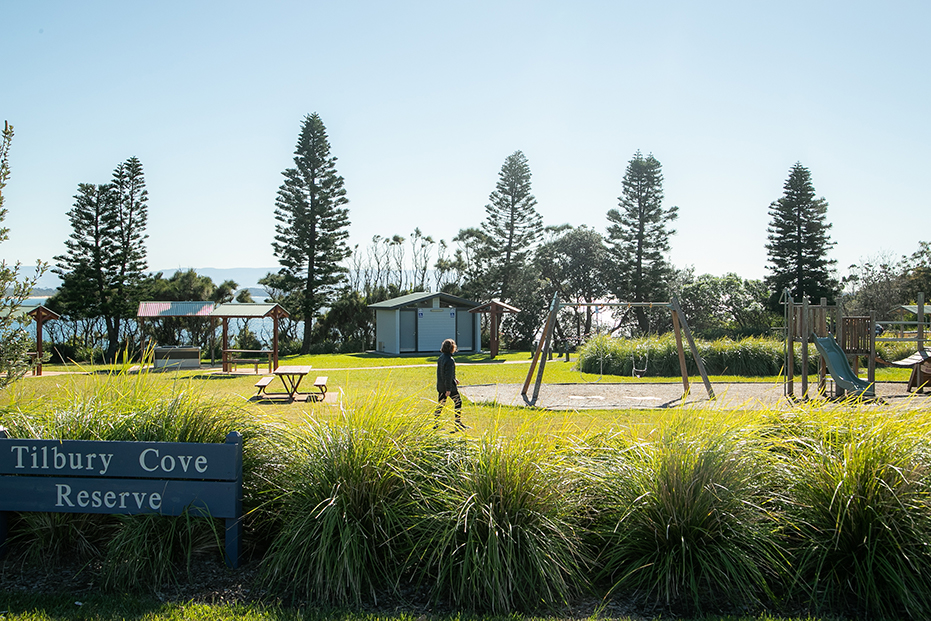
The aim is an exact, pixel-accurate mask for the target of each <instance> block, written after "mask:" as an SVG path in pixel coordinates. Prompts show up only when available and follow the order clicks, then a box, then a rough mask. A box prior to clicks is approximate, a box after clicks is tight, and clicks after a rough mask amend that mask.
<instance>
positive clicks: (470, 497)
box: [418, 432, 588, 613]
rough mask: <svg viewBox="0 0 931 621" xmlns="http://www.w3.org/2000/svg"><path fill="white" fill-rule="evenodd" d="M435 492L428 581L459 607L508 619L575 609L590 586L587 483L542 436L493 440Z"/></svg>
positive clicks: (429, 504)
mask: <svg viewBox="0 0 931 621" xmlns="http://www.w3.org/2000/svg"><path fill="white" fill-rule="evenodd" d="M451 454H454V455H455V456H456V463H455V464H453V467H452V468H449V469H446V470H444V471H442V473H443V476H441V477H438V478H436V479H433V484H432V486H431V489H430V490H429V492H428V494H426V495H425V499H426V506H425V508H426V509H428V511H427V512H426V513H425V514H424V515H423V517H422V524H423V525H424V526H425V529H426V530H425V535H424V538H423V539H422V540H421V541H420V544H419V546H418V549H419V556H420V558H421V559H422V560H421V563H422V567H421V571H422V576H423V577H424V578H426V579H428V580H429V581H430V582H431V583H432V584H433V589H434V593H435V595H436V596H437V597H440V598H443V599H448V600H449V601H451V602H452V603H453V604H454V605H455V606H458V607H466V608H469V609H480V610H489V611H492V612H496V613H507V612H510V611H513V610H534V609H537V608H541V607H552V606H554V605H557V604H565V603H566V602H568V600H569V598H570V597H572V596H573V595H575V594H577V593H579V592H580V591H581V590H582V589H584V588H585V587H586V586H587V583H588V581H587V579H586V573H585V571H584V570H585V568H586V566H587V552H586V550H585V547H584V545H583V538H582V534H581V529H580V528H579V524H578V521H579V518H580V516H581V515H582V514H583V513H584V512H585V506H586V503H585V502H583V496H582V495H581V494H580V485H579V477H578V476H577V474H576V473H575V471H574V469H573V468H567V467H566V464H565V463H561V460H560V459H559V451H558V450H557V449H556V447H555V446H554V445H553V443H552V442H551V441H550V440H547V439H546V438H545V436H541V435H538V434H537V433H532V432H528V433H526V434H518V436H517V437H515V438H512V439H505V438H500V437H497V435H496V434H495V433H493V432H492V433H487V434H485V435H484V436H483V437H482V439H481V440H480V441H479V442H478V444H477V446H474V447H471V446H462V447H459V449H458V450H457V451H454V452H452V453H451Z"/></svg>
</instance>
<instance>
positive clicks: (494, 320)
mask: <svg viewBox="0 0 931 621" xmlns="http://www.w3.org/2000/svg"><path fill="white" fill-rule="evenodd" d="M489 311H490V312H489V313H488V314H489V316H490V317H489V319H491V338H490V339H489V340H490V341H491V342H490V343H489V344H488V345H489V350H490V351H489V353H490V354H491V357H492V358H494V357H495V356H497V355H498V313H497V309H496V308H495V303H494V302H492V303H491V306H490V307H489Z"/></svg>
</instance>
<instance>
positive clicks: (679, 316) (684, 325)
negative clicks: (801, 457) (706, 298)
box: [520, 293, 715, 405]
mask: <svg viewBox="0 0 931 621" xmlns="http://www.w3.org/2000/svg"><path fill="white" fill-rule="evenodd" d="M578 306H619V307H623V308H668V309H669V311H670V312H671V313H672V328H673V331H674V332H675V335H676V348H677V349H678V351H679V370H680V371H681V373H682V387H683V391H684V392H683V397H685V396H686V395H688V394H689V373H688V369H687V368H686V364H685V349H683V347H682V336H683V334H684V335H685V339H686V340H687V341H688V344H689V349H690V350H691V352H692V359H693V360H694V361H695V366H696V367H698V373H699V374H700V375H701V379H702V381H703V382H704V383H705V390H707V391H708V398H709V399H714V398H715V397H714V389H713V388H712V387H711V381H710V380H709V379H708V373H707V372H706V371H705V363H704V362H702V359H701V356H699V355H698V348H697V347H696V346H695V340H694V339H693V338H692V331H691V330H690V329H689V324H688V322H687V321H686V320H685V314H684V313H683V312H682V307H681V306H679V300H678V299H677V298H676V297H675V296H673V297H672V299H671V300H670V301H669V302H612V303H607V304H606V303H597V304H596V303H574V302H568V303H565V304H562V303H560V301H559V294H558V293H555V294H553V300H552V302H550V310H549V313H548V314H547V317H546V323H545V324H544V325H543V334H542V336H541V337H540V342H539V343H538V344H537V349H536V352H534V354H533V360H532V361H531V363H530V369H529V370H528V371H527V379H526V380H525V381H524V387H523V389H522V390H521V391H520V394H521V396H522V397H523V398H524V402H525V403H527V404H528V405H534V404H535V403H536V402H537V397H539V396H540V385H541V384H542V383H543V369H544V368H545V367H546V360H547V358H549V354H550V351H551V349H552V344H553V330H554V328H555V326H556V316H557V315H558V314H559V309H561V308H564V307H578ZM538 365H539V369H537V366H538ZM534 371H536V373H537V379H536V382H535V383H534V387H533V396H532V397H528V396H527V391H528V390H530V382H531V380H533V374H534Z"/></svg>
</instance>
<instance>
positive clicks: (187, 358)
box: [136, 300, 215, 368]
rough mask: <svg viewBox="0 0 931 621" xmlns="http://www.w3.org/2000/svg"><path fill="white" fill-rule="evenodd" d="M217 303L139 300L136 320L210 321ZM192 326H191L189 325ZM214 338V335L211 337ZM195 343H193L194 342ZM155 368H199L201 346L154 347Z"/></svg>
mask: <svg viewBox="0 0 931 621" xmlns="http://www.w3.org/2000/svg"><path fill="white" fill-rule="evenodd" d="M214 306H215V304H214V303H213V302H204V301H194V302H191V301H188V302H181V301H161V300H159V301H148V302H139V308H138V310H137V311H136V320H137V321H138V322H140V324H141V323H142V321H144V320H149V321H158V320H162V319H181V318H187V319H200V320H203V321H204V322H208V323H209V322H210V321H211V320H210V313H211V312H212V311H213V308H214ZM188 327H190V326H188ZM211 338H213V337H211ZM192 345H193V344H192ZM211 349H212V348H211ZM153 355H154V360H153V364H154V366H155V368H163V367H164V368H167V367H177V368H198V367H200V347H199V346H191V347H174V346H172V347H159V346H157V344H156V346H155V347H154V349H153Z"/></svg>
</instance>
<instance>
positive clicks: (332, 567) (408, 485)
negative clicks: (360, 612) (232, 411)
mask: <svg viewBox="0 0 931 621" xmlns="http://www.w3.org/2000/svg"><path fill="white" fill-rule="evenodd" d="M402 408H403V406H402V405H399V404H398V402H397V401H396V400H391V399H388V398H383V397H379V396H378V395H375V396H372V397H371V398H370V399H369V400H368V401H367V402H366V403H365V404H364V405H359V406H355V407H353V406H351V407H349V408H348V409H347V410H346V411H345V412H344V414H343V416H341V417H338V418H337V419H336V420H331V421H317V420H312V419H307V420H306V421H305V422H304V425H302V426H301V427H300V428H299V429H296V430H295V432H294V435H293V437H292V438H291V441H290V442H289V445H290V447H291V448H290V463H289V464H288V470H287V474H286V476H284V477H283V479H282V485H283V487H282V489H281V494H282V496H281V499H280V502H281V507H282V509H281V510H282V526H281V531H280V532H279V533H278V535H277V536H276V537H275V539H274V541H273V542H272V544H271V547H270V549H269V551H268V554H267V556H266V558H265V559H264V561H263V565H262V579H263V582H264V583H265V584H266V585H268V586H270V587H272V588H274V589H277V590H281V591H286V592H290V593H295V594H299V595H301V596H304V597H309V598H312V599H314V600H317V601H320V602H325V603H329V604H359V603H361V602H362V600H363V598H364V597H370V598H371V599H373V600H376V601H377V597H378V593H379V592H380V591H381V590H384V589H387V590H392V589H394V588H395V587H396V586H397V582H398V580H399V578H400V576H401V575H402V574H403V572H404V570H405V560H406V559H407V557H408V556H409V554H410V551H411V549H412V539H411V536H412V535H411V532H412V528H413V527H414V526H415V524H416V521H417V520H418V519H419V515H420V510H419V508H418V506H417V502H416V500H417V497H416V492H415V489H416V485H415V481H414V480H413V477H412V472H413V468H412V467H411V466H410V464H411V463H413V462H414V461H423V462H424V464H425V463H427V462H430V461H431V459H430V458H429V456H430V455H431V454H438V451H437V449H436V447H435V446H434V445H435V444H436V443H437V435H436V433H435V432H433V430H432V429H429V427H427V425H428V424H429V423H430V422H431V421H430V419H429V418H428V417H426V416H422V415H421V416H415V415H405V414H402V413H401V412H402ZM421 468H426V465H421Z"/></svg>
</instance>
